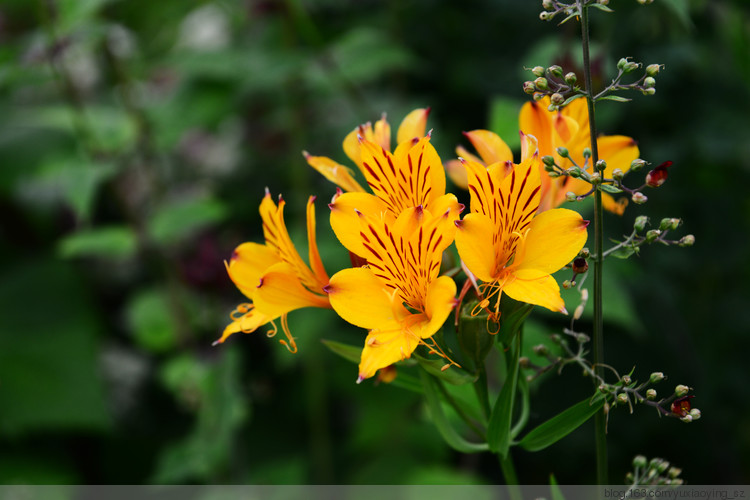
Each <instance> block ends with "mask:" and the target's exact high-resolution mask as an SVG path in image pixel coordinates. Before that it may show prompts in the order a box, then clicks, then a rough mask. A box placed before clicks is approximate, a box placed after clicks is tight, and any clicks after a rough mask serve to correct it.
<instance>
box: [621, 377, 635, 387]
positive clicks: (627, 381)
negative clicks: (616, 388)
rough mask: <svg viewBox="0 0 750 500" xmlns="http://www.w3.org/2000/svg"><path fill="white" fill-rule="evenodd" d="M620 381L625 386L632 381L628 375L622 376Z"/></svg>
mask: <svg viewBox="0 0 750 500" xmlns="http://www.w3.org/2000/svg"><path fill="white" fill-rule="evenodd" d="M620 380H622V383H623V384H625V385H630V383H631V382H633V380H632V379H631V378H630V375H623V376H622V379H620Z"/></svg>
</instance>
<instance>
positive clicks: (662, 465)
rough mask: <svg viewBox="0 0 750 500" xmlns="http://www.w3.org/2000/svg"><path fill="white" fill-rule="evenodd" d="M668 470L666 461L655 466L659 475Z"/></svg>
mask: <svg viewBox="0 0 750 500" xmlns="http://www.w3.org/2000/svg"><path fill="white" fill-rule="evenodd" d="M668 468H669V462H667V461H666V460H663V461H662V462H660V463H659V464H658V465H657V466H656V472H658V473H659V474H663V473H664V472H666V470H667V469H668Z"/></svg>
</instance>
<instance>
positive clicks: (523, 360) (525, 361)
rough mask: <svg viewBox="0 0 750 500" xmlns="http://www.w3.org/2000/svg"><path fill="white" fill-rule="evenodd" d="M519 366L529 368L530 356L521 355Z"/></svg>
mask: <svg viewBox="0 0 750 500" xmlns="http://www.w3.org/2000/svg"><path fill="white" fill-rule="evenodd" d="M518 366H520V367H521V368H528V367H529V358H527V357H526V356H521V357H520V358H518Z"/></svg>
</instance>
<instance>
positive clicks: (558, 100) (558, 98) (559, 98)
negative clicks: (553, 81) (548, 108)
mask: <svg viewBox="0 0 750 500" xmlns="http://www.w3.org/2000/svg"><path fill="white" fill-rule="evenodd" d="M549 99H550V102H551V103H552V104H554V105H555V106H562V104H563V103H564V102H565V97H563V95H562V94H561V93H559V92H555V93H554V94H552V95H551V96H550V98H549Z"/></svg>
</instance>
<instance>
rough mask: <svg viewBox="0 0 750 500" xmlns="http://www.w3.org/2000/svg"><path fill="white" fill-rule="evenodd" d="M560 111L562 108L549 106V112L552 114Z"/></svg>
mask: <svg viewBox="0 0 750 500" xmlns="http://www.w3.org/2000/svg"><path fill="white" fill-rule="evenodd" d="M558 109H560V107H559V106H555V105H554V104H550V105H549V106H547V111H549V112H550V113H552V112H554V111H557V110H558Z"/></svg>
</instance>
